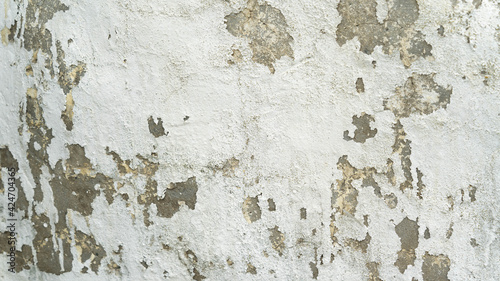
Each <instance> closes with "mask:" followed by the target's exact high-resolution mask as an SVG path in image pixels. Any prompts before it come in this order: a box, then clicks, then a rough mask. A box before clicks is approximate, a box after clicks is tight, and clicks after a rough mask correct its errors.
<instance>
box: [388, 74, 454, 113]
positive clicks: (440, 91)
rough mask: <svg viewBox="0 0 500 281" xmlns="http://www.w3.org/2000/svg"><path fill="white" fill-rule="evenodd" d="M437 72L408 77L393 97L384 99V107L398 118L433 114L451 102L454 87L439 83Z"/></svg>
mask: <svg viewBox="0 0 500 281" xmlns="http://www.w3.org/2000/svg"><path fill="white" fill-rule="evenodd" d="M435 76H436V73H432V74H417V73H413V74H412V76H410V77H408V79H407V80H406V82H405V84H404V85H403V86H401V87H397V88H396V90H395V92H396V94H395V95H393V96H392V97H391V98H389V99H386V100H384V103H383V105H384V109H385V110H390V111H392V113H394V115H395V116H396V117H397V118H405V117H409V116H410V115H411V114H425V115H428V114H431V113H433V112H434V111H436V110H438V109H440V108H443V109H446V107H447V105H448V104H449V103H450V97H451V94H452V88H451V87H450V86H448V87H447V88H444V87H443V86H441V85H439V84H437V83H436V82H435V81H434V77H435Z"/></svg>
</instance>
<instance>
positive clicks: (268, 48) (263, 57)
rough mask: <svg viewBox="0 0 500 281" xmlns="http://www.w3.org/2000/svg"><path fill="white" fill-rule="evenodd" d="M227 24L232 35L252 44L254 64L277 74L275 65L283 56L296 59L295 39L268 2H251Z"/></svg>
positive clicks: (250, 0)
mask: <svg viewBox="0 0 500 281" xmlns="http://www.w3.org/2000/svg"><path fill="white" fill-rule="evenodd" d="M225 20H226V25H227V30H228V31H229V33H231V34H232V35H234V36H237V37H242V38H247V39H249V40H250V48H251V49H252V53H253V56H252V60H253V61H254V62H256V63H260V64H263V65H265V66H267V67H268V68H269V71H270V72H271V73H274V72H275V69H274V66H273V63H274V62H275V61H276V60H279V59H280V58H281V57H282V56H288V57H290V58H292V59H293V50H292V46H291V45H290V44H291V43H292V41H293V38H292V36H290V34H288V32H287V28H288V24H287V23H286V19H285V16H283V14H282V13H281V11H280V10H278V9H276V8H274V7H272V6H271V5H269V4H267V3H266V2H264V3H263V4H262V5H259V4H258V2H257V0H248V3H247V7H246V8H245V9H243V10H242V11H241V12H238V13H232V14H229V15H227V16H226V17H225Z"/></svg>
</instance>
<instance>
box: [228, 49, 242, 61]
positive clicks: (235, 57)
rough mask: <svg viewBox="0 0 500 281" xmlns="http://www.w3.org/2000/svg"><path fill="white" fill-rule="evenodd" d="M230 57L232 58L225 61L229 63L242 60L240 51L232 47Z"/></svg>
mask: <svg viewBox="0 0 500 281" xmlns="http://www.w3.org/2000/svg"><path fill="white" fill-rule="evenodd" d="M231 57H232V59H230V60H228V61H227V63H229V64H235V63H241V62H242V61H243V55H242V54H241V51H240V50H238V49H233V53H232V54H231Z"/></svg>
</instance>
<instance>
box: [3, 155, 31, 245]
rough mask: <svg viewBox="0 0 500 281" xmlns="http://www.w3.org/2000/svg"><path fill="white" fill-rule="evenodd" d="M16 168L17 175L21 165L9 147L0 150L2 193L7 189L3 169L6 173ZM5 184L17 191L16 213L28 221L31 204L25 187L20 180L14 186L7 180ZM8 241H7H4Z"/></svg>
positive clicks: (16, 180)
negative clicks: (3, 178)
mask: <svg viewBox="0 0 500 281" xmlns="http://www.w3.org/2000/svg"><path fill="white" fill-rule="evenodd" d="M11 168H14V170H15V173H16V174H17V173H18V172H19V163H18V162H17V160H16V159H15V158H14V156H13V155H12V153H11V152H10V150H9V147H4V148H0V193H4V192H5V187H4V182H3V180H2V175H1V171H2V169H5V170H6V172H7V171H8V170H7V169H11ZM5 183H6V185H7V187H10V186H14V187H15V189H16V191H17V198H16V202H15V205H16V207H15V209H16V213H18V214H22V215H21V218H22V219H28V218H29V215H28V208H29V202H28V200H27V199H26V194H25V192H24V187H23V186H22V185H21V179H20V178H15V183H14V184H12V182H9V181H8V180H7V179H6V180H5ZM4 241H6V240H4Z"/></svg>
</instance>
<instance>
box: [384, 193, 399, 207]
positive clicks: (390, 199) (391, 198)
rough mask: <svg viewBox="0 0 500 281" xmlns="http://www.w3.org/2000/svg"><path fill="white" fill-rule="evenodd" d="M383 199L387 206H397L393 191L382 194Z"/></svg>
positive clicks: (396, 198)
mask: <svg viewBox="0 0 500 281" xmlns="http://www.w3.org/2000/svg"><path fill="white" fill-rule="evenodd" d="M384 201H385V204H387V207H389V208H391V209H394V208H396V207H397V206H398V197H397V196H396V195H395V194H394V193H391V194H386V195H384Z"/></svg>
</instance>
